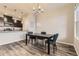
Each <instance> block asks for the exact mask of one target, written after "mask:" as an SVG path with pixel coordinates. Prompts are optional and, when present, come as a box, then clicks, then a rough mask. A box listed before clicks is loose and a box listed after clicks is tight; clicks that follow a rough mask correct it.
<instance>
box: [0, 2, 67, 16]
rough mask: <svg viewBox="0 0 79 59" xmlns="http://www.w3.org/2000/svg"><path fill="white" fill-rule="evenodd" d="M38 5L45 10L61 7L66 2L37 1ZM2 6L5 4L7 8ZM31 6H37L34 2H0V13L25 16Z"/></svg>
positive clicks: (29, 11) (30, 9) (30, 10)
mask: <svg viewBox="0 0 79 59" xmlns="http://www.w3.org/2000/svg"><path fill="white" fill-rule="evenodd" d="M39 5H40V7H41V8H43V9H44V10H46V11H47V10H55V9H57V8H60V7H63V6H65V5H67V3H39ZM4 6H7V8H5V7H4ZM33 7H35V8H38V6H37V4H36V3H6V4H5V3H2V4H1V3H0V13H1V14H3V13H4V12H5V13H8V14H9V15H14V16H17V15H19V16H22V15H23V16H26V15H28V14H29V13H32V11H33ZM15 9H16V11H15Z"/></svg>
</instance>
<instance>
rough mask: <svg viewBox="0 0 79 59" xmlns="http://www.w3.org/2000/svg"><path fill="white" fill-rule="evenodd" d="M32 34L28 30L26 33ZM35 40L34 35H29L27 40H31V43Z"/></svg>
mask: <svg viewBox="0 0 79 59" xmlns="http://www.w3.org/2000/svg"><path fill="white" fill-rule="evenodd" d="M30 34H33V32H28V35H30ZM35 40H36V37H34V36H29V42H30V41H31V43H32V44H33V41H35Z"/></svg>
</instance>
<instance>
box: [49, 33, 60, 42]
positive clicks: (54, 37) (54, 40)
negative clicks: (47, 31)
mask: <svg viewBox="0 0 79 59" xmlns="http://www.w3.org/2000/svg"><path fill="white" fill-rule="evenodd" d="M58 35H59V34H58V33H56V34H54V35H53V36H52V38H53V39H52V38H51V39H50V41H53V42H56V40H57V38H58Z"/></svg>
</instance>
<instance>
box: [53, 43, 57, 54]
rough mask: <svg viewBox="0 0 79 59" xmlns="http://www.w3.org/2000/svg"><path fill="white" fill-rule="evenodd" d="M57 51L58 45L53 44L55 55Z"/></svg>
mask: <svg viewBox="0 0 79 59" xmlns="http://www.w3.org/2000/svg"><path fill="white" fill-rule="evenodd" d="M56 51H57V46H56V44H53V53H55V52H56Z"/></svg>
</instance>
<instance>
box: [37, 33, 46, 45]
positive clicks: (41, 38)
mask: <svg viewBox="0 0 79 59" xmlns="http://www.w3.org/2000/svg"><path fill="white" fill-rule="evenodd" d="M41 34H42V35H46V32H41ZM37 39H39V40H42V45H44V43H45V42H44V39H45V38H43V37H37Z"/></svg>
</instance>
